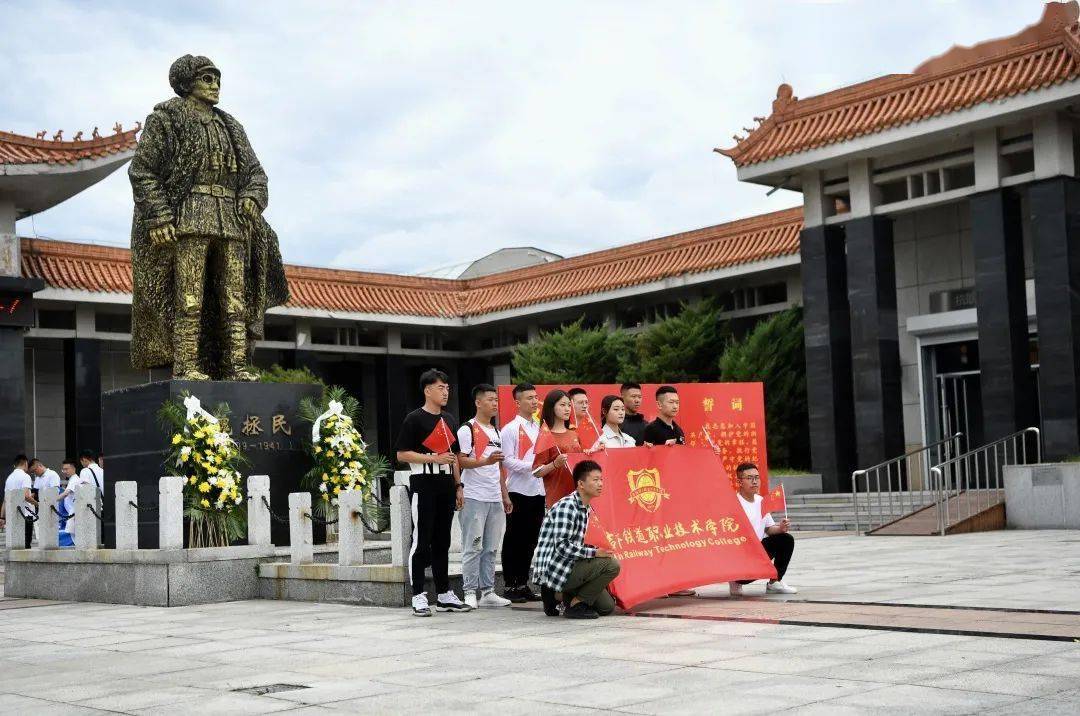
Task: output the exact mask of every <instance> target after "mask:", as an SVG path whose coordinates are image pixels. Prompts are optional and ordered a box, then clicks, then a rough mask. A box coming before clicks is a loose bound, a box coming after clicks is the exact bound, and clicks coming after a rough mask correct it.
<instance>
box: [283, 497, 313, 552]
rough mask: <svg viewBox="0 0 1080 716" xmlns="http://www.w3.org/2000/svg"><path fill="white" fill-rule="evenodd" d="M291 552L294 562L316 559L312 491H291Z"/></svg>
mask: <svg viewBox="0 0 1080 716" xmlns="http://www.w3.org/2000/svg"><path fill="white" fill-rule="evenodd" d="M289 553H290V555H291V559H290V561H291V562H292V563H293V564H311V563H312V562H314V561H315V549H314V540H313V539H312V536H311V493H310V492H292V493H289Z"/></svg>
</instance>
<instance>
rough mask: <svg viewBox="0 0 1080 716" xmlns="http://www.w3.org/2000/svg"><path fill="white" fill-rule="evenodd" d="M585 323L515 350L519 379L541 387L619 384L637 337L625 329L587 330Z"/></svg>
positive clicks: (513, 362) (576, 324)
mask: <svg viewBox="0 0 1080 716" xmlns="http://www.w3.org/2000/svg"><path fill="white" fill-rule="evenodd" d="M583 320H584V319H582V318H579V319H578V320H576V321H574V322H573V323H571V324H569V325H566V326H563V327H562V328H560V329H558V330H555V331H551V332H545V333H541V334H540V338H539V340H536V341H534V342H532V343H523V344H521V345H519V346H517V347H515V348H514V353H513V356H512V358H511V363H512V364H513V367H514V376H515V379H516V380H518V381H521V382H528V383H536V384H538V385H540V384H553V383H554V384H566V383H613V382H615V380H616V378H617V377H618V375H619V370H620V367H621V366H622V364H623V362H624V361H626V360H627V359H628V357H629V356H631V355H632V353H633V341H634V339H633V337H632V336H630V335H629V334H627V333H626V331H622V330H609V329H607V328H604V327H599V328H584V327H583V326H582V321H583Z"/></svg>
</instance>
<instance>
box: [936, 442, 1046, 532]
mask: <svg viewBox="0 0 1080 716" xmlns="http://www.w3.org/2000/svg"><path fill="white" fill-rule="evenodd" d="M1028 434H1034V435H1035V462H1036V463H1038V462H1039V461H1041V460H1042V434H1041V432H1040V431H1039V429H1038V428H1035V427H1031V428H1024V429H1023V430H1018V431H1016V432H1015V433H1012V434H1011V435H1006V436H1005V437H1003V438H999V439H998V440H995V441H993V442H991V443H987V444H986V445H982V446H981V447H977V448H975V449H974V450H968V451H967V452H965V453H963V454H960V455H957V456H956V457H953V458H950V459H948V460H944V461H942V462H940V463H938V464H937V465H934V466H933V467H931V468H930V479H931V484H932V488H933V489H934V492H935V495H936V497H935V502H936V503H937V512H938V532H939V533H940V534H941V536H943V537H944V536H945V530H946V529H947V528H948V526H949V524H951V522H952V519H951V517H952V506H951V504H950V503H951V500H952V498H953V497H957V496H959V495H961V494H963V493H968V494H971V495H973V496H974V500H973V502H974V504H975V506H976V507H978V509H972V505H971V504H969V505H967V507H968V509H967V510H965V512H967V515H966V517H970V516H972V515H973V514H976V513H977V512H981V511H982V510H985V509H989V508H990V507H993V506H994V505H995V504H997V503H998V502H1000V501H1001V491H1002V490H1003V489H1004V487H1005V486H1004V483H1003V479H1002V469H1003V468H1004V467H1006V466H1007V465H1027V464H1029V463H1028V449H1027V442H1028V441H1027V435H1028ZM1010 446H1012V459H1011V461H1010V458H1009V447H1010ZM991 460H992V461H993V465H992V466H991ZM980 461H981V465H980ZM980 468H981V469H980ZM984 503H985V504H984ZM961 509H962V506H961V505H960V504H959V503H958V504H957V517H958V519H965V518H966V517H961V516H960V515H961Z"/></svg>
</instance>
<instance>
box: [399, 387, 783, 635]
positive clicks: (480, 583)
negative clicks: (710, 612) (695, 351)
mask: <svg viewBox="0 0 1080 716" xmlns="http://www.w3.org/2000/svg"><path fill="white" fill-rule="evenodd" d="M420 388H421V390H422V391H423V394H424V405H423V406H422V407H420V408H417V409H416V410H414V411H412V412H411V413H409V414H408V415H407V416H406V417H405V421H404V423H403V425H402V428H401V432H400V433H399V435H398V439H397V444H396V451H397V459H398V460H399V461H400V462H403V463H407V464H408V465H409V471H410V475H409V486H408V488H409V490H408V492H409V495H410V500H411V508H412V523H413V534H412V547H411V550H410V554H409V562H408V564H409V581H410V584H411V587H412V593H413V598H412V609H413V614H414V615H416V616H420V617H426V616H431V615H432V605H431V603H430V602H429V600H428V596H427V590H426V588H425V584H424V580H425V574H424V572H425V569H426V568H428V567H430V568H431V574H432V578H433V581H434V583H435V593H436V599H435V605H434V610H435V611H440V612H458V611H470V610H472V609H475V608H477V607H489V606H490V607H497V606H506V605H509V604H511V603H523V602H533V601H541V602H543V604H544V611H545V613H546V614H548V615H549V616H555V615H558V614H560V613H561V614H563V615H564V616H566V617H568V618H579V619H592V618H596V617H597V616H601V615H605V614H610V613H611V612H612V611H614V608H615V603H614V600H613V599H612V597H611V595H610V594H609V593H608V591H607V585H608V584H610V583H611V581H612V580H614V579H615V577H616V576H618V573H619V564H618V562H617V561H616V560H615V558H614V557H613V556H612V555H611V554H610V552H608V551H607V550H605V549H602V548H596V547H592V546H590V545H587V544H585V542H584V534H585V528H586V526H587V525H588V514H589V510H590V507H589V505H590V502H591V501H592V499H593V498H595V497H596V496H598V495H599V494H600V493H601V491H602V489H603V474H602V470H601V467H600V465H599V464H598V463H597V462H595V461H593V460H588V459H586V460H582V461H581V462H578V463H577V465H576V466H575V468H574V469H573V470H571V469H570V468H569V458H568V454H569V453H585V454H592V453H595V452H597V451H599V450H603V449H608V448H623V447H634V446H637V445H642V446H659V445H684V444H685V435H684V433H683V430H682V428H681V427H679V425H678V423H677V422H675V417H676V416H677V415H678V413H679V395H678V391H677V390H676V389H675V388H674V387H673V386H668V385H665V386H661V387H660V388H659V389H658V390H657V391H656V402H657V418H656V419H655V420H652V421H646V420H645V417H644V415H643V414H642V412H641V403H642V399H643V397H642V391H641V386H640V385H639V384H637V383H624V384H623V385H622V386H621V390H620V394H619V395H609V396H607V397H605V398H604V399H603V401H602V403H601V412H600V416H601V417H600V422H601V425H602V427H601V426H599V425H597V424H596V423H595V421H594V419H593V418H592V415H591V414H590V412H589V397H588V395H587V393H586V392H585V391H584V390H583V389H581V388H573V389H571V390H569V391H566V392H564V391H562V390H552V391H550V392H548V394H547V395H546V396H545V397H544V400H543V404H542V405H541V403H540V400H539V397H538V394H537V391H536V387H535V386H533V385H531V384H529V383H522V384H519V385H516V386H515V387H514V389H513V396H514V402H515V405H516V409H517V410H516V415H515V416H514V419H513V420H511V421H509V422H508V423H507V424H506V425H504V426H503V427H502V429H501V430H499V429H497V428H496V427H495V424H494V421H495V418H496V415H497V413H498V393H497V391H496V388H495V386H493V385H489V384H481V385H478V386H476V387H475V388H473V390H472V398H473V402H474V404H475V407H476V413H475V415H474V417H473V418H471V419H470V420H468V421H467V422H465V423H463V424H461V425H458V424H457V421H456V419H455V418H454V416H453V415H451V414H450V413H448V412H446V404H447V402H448V401H449V398H450V385H449V378H448V377H447V375H446V374H445V373H443V372H442V371H439V370H434V369H432V370H428V371H425V372H424V373H423V374H422V375H421V376H420ZM538 411H539V416H540V419H539V420H537V419H536V415H537V412H538ZM738 480H739V500H740V503H741V504H742V506H743V508H744V510H745V511H746V514H747V517H748V518H749V519H750V522H751V525H752V526H753V527H754V529H755V532H756V533H758V534H757V536H758V539H761V540H762V544H763V546H764V547H765V549H766V552H767V553H768V554H769V556H770V558H772V559H773V562H774V565H775V566H776V568H777V579H776V580H772V581H770V582H769V583H768V585H767V587H766V589H767V591H769V592H773V593H783V594H793V593H795V592H796V590H795V589H794V588H793V587H789V586H788V585H787V584H785V583H784V581H783V577H784V571H785V570H786V568H787V564H788V562H789V561H790V558H791V553H792V549H793V547H794V541H793V540H792V538H791V535H790V534H789V533H788V530H789V527H790V523H789V522H788V520H787V519H786V518H785V519H784V520H782V521H781V522H779V523H776V522H774V521H773V520H772V517H771V515H768V513H764V514H762V512H761V496H760V495H758V494H757V491H758V489H759V487H760V476H759V474H758V471H757V467H756V466H755V465H752V464H750V463H744V464H743V465H740V466H739V468H738ZM456 510H460V511H461V515H460V523H461V532H462V566H461V569H462V586H463V589H464V593H465V594H464V597H465V598H464V600H462V599H460V598H458V596H457V594H456V593H455V592H454V591H453V590H452V589H451V588H450V578H449V551H450V541H451V536H450V531H451V526H452V524H453V518H454V512H455V511H456ZM500 547H501V548H502V568H503V581H504V583H505V590H504V592H503V594H502V595H501V596H500V595H499V594H496V593H495V557H496V554H497V552H498V551H499V548H500ZM530 581H531V582H532V583H534V584H537V585H539V586H540V588H541V590H540V591H541V593H540V594H536V593H535V592H534V591H533V590H532V588H531V587H530V586H529V583H530ZM742 584H744V583H740V582H732V583H731V585H730V590H731V593H732V595H733V596H738V595H741V594H742ZM693 594H694V592H693V590H685V591H682V592H677V593H674V594H672V595H671V596H683V595H693Z"/></svg>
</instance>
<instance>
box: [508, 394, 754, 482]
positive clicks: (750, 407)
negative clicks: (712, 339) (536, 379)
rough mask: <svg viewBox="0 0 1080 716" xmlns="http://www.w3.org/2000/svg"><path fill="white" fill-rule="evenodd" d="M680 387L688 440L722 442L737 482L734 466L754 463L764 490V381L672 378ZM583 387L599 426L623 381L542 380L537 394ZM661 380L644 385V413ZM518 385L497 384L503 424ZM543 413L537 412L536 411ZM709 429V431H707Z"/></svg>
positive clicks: (648, 415)
mask: <svg viewBox="0 0 1080 716" xmlns="http://www.w3.org/2000/svg"><path fill="white" fill-rule="evenodd" d="M672 385H674V386H675V389H676V390H677V391H678V392H679V415H678V416H677V417H676V418H675V422H677V423H678V424H679V425H680V426H681V427H682V429H683V431H684V432H685V433H686V444H687V445H690V446H692V447H708V446H709V439H708V438H711V439H712V441H713V442H714V443H716V444H717V446H719V448H720V450H721V453H722V457H721V460H722V462H723V466H724V471H725V472H726V473H727V474H728V476H729V478H730V479H731V481H732V487H733V488H734V487H735V467H736V466H737V465H738V464H739V463H741V462H752V463H755V464H756V465H757V466H758V469H759V471H760V472H761V493H762V494H765V493H766V492H767V491H768V487H769V466H768V456H767V455H766V450H765V390H764V387H763V385H762V384H761V383H673V384H672ZM574 387H577V388H583V389H584V390H585V392H586V393H587V394H588V396H589V412H590V414H591V415H592V417H593V419H594V420H595V421H596V424H597V426H599V427H600V428H601V429H603V424H602V423H601V422H600V403H601V402H602V401H603V399H604V396H606V395H618V394H619V385H618V384H617V383H611V384H592V385H579V386H572V385H538V386H536V392H537V395H538V396H539V397H540V400H541V402H543V399H544V396H546V395H547V394H548V391H550V390H553V389H559V390H569V389H570V388H574ZM659 387H660V384H659V383H645V384H642V386H641V392H642V395H643V397H644V399H643V400H642V402H641V412H642V413H643V414H644V415H645V419H646V420H653V419H654V418H655V417H656V399H655V397H654V396H655V395H656V389H657V388H659ZM513 391H514V386H512V385H500V386H499V424H500V425H505V424H506V423H508V422H509V421H511V420H513V419H514V414H515V413H516V410H517V408H516V406H515V404H514V394H513ZM538 417H539V416H538ZM706 433H707V435H706Z"/></svg>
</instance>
